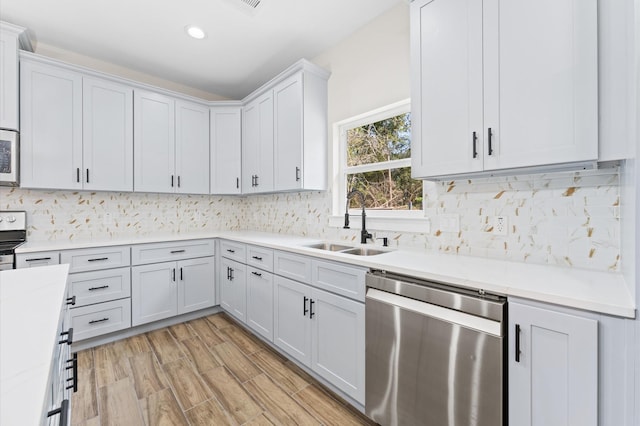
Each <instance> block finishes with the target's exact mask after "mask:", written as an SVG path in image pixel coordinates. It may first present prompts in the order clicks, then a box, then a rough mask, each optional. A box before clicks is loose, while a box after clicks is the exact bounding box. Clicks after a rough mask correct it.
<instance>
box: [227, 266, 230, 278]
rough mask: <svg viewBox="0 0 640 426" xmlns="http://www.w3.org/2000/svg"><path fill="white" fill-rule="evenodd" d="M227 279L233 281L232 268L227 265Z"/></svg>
mask: <svg viewBox="0 0 640 426" xmlns="http://www.w3.org/2000/svg"><path fill="white" fill-rule="evenodd" d="M227 280H229V281H231V268H229V267H228V266H227Z"/></svg>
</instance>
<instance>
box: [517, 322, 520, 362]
mask: <svg viewBox="0 0 640 426" xmlns="http://www.w3.org/2000/svg"><path fill="white" fill-rule="evenodd" d="M520 353H521V352H520V324H516V362H520Z"/></svg>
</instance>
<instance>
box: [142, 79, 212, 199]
mask: <svg viewBox="0 0 640 426" xmlns="http://www.w3.org/2000/svg"><path fill="white" fill-rule="evenodd" d="M134 105H135V108H134V128H135V137H134V140H135V143H134V171H135V179H134V188H135V191H136V192H170V193H172V192H177V193H193V194H207V193H209V109H208V108H206V107H204V106H202V105H199V104H196V103H191V102H185V101H180V100H176V99H174V98H172V97H169V96H165V95H161V94H159V93H153V92H146V91H142V90H136V91H135V94H134Z"/></svg>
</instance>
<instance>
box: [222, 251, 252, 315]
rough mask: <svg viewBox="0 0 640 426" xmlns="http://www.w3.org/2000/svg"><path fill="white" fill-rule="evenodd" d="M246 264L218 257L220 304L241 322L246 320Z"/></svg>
mask: <svg viewBox="0 0 640 426" xmlns="http://www.w3.org/2000/svg"><path fill="white" fill-rule="evenodd" d="M246 272H247V270H246V266H245V265H244V264H242V263H238V262H236V261H233V260H229V259H225V258H222V259H220V275H219V281H220V306H221V307H222V308H223V309H224V310H225V311H227V312H229V313H230V314H231V315H233V316H234V317H236V318H237V319H238V320H240V321H242V322H246V308H247V275H246Z"/></svg>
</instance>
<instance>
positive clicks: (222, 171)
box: [210, 106, 242, 194]
mask: <svg viewBox="0 0 640 426" xmlns="http://www.w3.org/2000/svg"><path fill="white" fill-rule="evenodd" d="M241 115H242V108H241V107H239V106H237V107H212V108H211V110H210V138H211V145H210V149H211V193H212V194H240V193H241V192H242V187H241V174H242V138H241V135H242V127H241V123H242V120H241Z"/></svg>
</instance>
